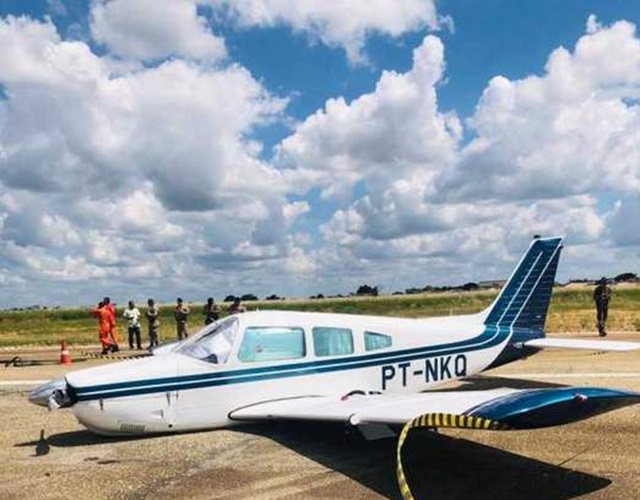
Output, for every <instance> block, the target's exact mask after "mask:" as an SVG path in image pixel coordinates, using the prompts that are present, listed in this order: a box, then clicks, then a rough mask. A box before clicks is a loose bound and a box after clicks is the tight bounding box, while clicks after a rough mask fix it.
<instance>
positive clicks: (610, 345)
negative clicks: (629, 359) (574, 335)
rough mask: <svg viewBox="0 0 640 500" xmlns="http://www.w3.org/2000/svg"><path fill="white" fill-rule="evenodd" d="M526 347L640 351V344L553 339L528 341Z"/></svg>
mask: <svg viewBox="0 0 640 500" xmlns="http://www.w3.org/2000/svg"><path fill="white" fill-rule="evenodd" d="M524 345H527V346H532V347H558V348H562V349H587V350H591V351H634V350H636V349H640V342H620V341H615V340H583V339H559V338H551V337H545V338H542V339H533V340H528V341H526V342H525V343H524Z"/></svg>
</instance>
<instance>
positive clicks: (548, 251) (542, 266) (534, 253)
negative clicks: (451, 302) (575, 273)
mask: <svg viewBox="0 0 640 500" xmlns="http://www.w3.org/2000/svg"><path fill="white" fill-rule="evenodd" d="M561 249H562V238H559V237H556V238H536V239H534V240H533V241H532V242H531V246H529V249H528V250H527V252H526V253H525V255H524V257H522V259H521V260H520V263H519V264H518V266H517V267H516V269H515V271H514V272H513V274H512V275H511V277H510V278H509V280H508V281H507V284H506V285H505V286H504V288H503V289H502V291H501V292H500V295H498V298H497V299H496V300H495V302H494V303H493V305H492V306H491V307H489V309H488V314H487V316H486V319H485V324H486V325H494V326H499V327H512V328H518V329H520V328H522V329H527V330H533V331H536V332H542V331H543V330H544V323H545V320H546V318H547V311H548V309H549V302H550V300H551V291H552V289H553V283H554V281H555V277H556V269H557V267H558V260H559V259H560V250H561Z"/></svg>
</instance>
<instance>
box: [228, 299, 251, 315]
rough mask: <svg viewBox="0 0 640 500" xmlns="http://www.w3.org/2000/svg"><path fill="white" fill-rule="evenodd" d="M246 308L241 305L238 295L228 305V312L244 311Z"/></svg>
mask: <svg viewBox="0 0 640 500" xmlns="http://www.w3.org/2000/svg"><path fill="white" fill-rule="evenodd" d="M246 310H247V309H246V308H245V307H244V306H243V305H242V302H241V301H240V298H239V297H236V298H235V299H234V300H233V304H231V306H230V307H229V314H240V313H243V312H245V311H246Z"/></svg>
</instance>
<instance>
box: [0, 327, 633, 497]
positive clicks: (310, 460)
mask: <svg viewBox="0 0 640 500" xmlns="http://www.w3.org/2000/svg"><path fill="white" fill-rule="evenodd" d="M611 337H612V338H613V339H614V340H638V341H640V336H639V335H637V334H636V335H633V334H629V335H624V334H614V335H611ZM581 338H588V337H586V336H585V337H581ZM126 354H127V353H126V352H125V355H126ZM131 354H137V353H135V352H134V353H131ZM75 355H76V358H77V359H82V357H81V356H78V351H76V352H75ZM15 356H20V358H21V359H22V360H23V366H18V367H16V366H8V367H5V366H4V364H5V362H7V361H10V359H11V358H13V357H15ZM105 362H115V361H107V360H95V359H87V360H86V361H82V362H76V363H74V365H72V367H70V368H69V367H62V366H60V365H58V364H57V352H56V351H55V350H15V349H14V350H0V363H1V364H0V419H1V420H2V427H1V428H0V464H2V466H1V467H0V498H3V499H14V498H15V499H18V498H20V499H22V498H25V497H29V498H96V499H102V498H104V499H112V498H124V499H141V498H154V499H171V498H194V499H210V498H216V499H245V498H246V499H280V498H285V499H294V498H295V499H306V498H309V499H320V498H327V499H349V500H356V499H381V498H391V499H397V498H400V495H399V493H398V489H397V485H396V479H395V444H396V443H395V439H386V440H380V441H373V442H367V441H364V440H362V439H360V438H359V437H358V436H357V435H354V434H350V433H347V432H345V429H344V428H343V427H342V426H336V425H326V424H309V423H305V424H297V423H296V424H292V423H277V424H275V425H274V424H264V425H251V426H246V427H241V428H236V429H234V430H222V431H211V432H199V433H189V434H180V435H168V436H156V437H148V438H136V439H105V438H101V437H98V436H94V435H93V434H91V433H89V432H88V431H86V430H84V428H83V427H81V426H80V425H79V424H78V423H77V421H76V420H75V418H74V417H73V414H72V413H71V412H70V411H56V412H52V413H48V412H47V411H46V410H44V409H43V408H40V407H36V406H33V405H31V404H29V403H28V402H27V400H26V396H27V394H28V388H29V387H30V385H32V384H33V383H38V382H39V381H41V380H45V379H49V378H53V377H57V376H60V375H61V374H62V373H64V372H65V371H67V370H69V369H79V368H83V367H88V366H95V365H96V364H99V363H105ZM556 384H557V385H565V384H567V385H578V386H579V385H591V386H599V387H612V388H621V389H630V390H635V391H638V392H640V352H633V353H606V354H602V353H592V352H589V351H564V350H548V351H545V352H543V353H540V354H538V355H536V356H533V357H531V358H529V359H526V360H522V361H519V362H516V363H513V364H511V365H507V366H504V367H501V368H498V369H496V370H492V371H489V372H485V373H484V374H483V375H482V376H479V377H475V378H473V379H471V380H469V381H467V382H465V383H464V385H465V386H467V387H468V388H469V389H485V388H491V387H499V386H510V387H518V388H523V387H543V386H549V385H556ZM639 436H640V405H636V406H632V407H628V408H624V409H621V410H618V411H615V412H611V413H608V414H606V415H601V416H599V417H596V418H593V419H590V420H587V421H584V422H579V423H577V424H572V425H568V426H563V427H557V428H552V429H543V430H536V431H517V432H487V431H467V430H451V431H446V432H442V433H440V434H434V433H431V432H416V433H414V434H413V435H412V436H411V437H410V439H409V441H408V443H407V445H406V446H405V450H406V454H405V459H404V463H405V470H406V472H407V477H408V479H409V482H410V484H411V485H412V487H413V489H414V493H415V494H416V498H429V499H456V498H464V499H472V498H480V499H484V498H507V499H508V498H517V499H518V500H521V499H529V498H531V499H543V498H544V499H568V498H577V497H580V498H588V499H625V500H626V499H629V498H640V438H639Z"/></svg>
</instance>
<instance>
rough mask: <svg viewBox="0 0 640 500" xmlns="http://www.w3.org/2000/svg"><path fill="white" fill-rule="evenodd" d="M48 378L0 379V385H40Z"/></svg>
mask: <svg viewBox="0 0 640 500" xmlns="http://www.w3.org/2000/svg"><path fill="white" fill-rule="evenodd" d="M49 381H50V380H0V387H7V386H23V385H42V384H46V383H47V382H49Z"/></svg>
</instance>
